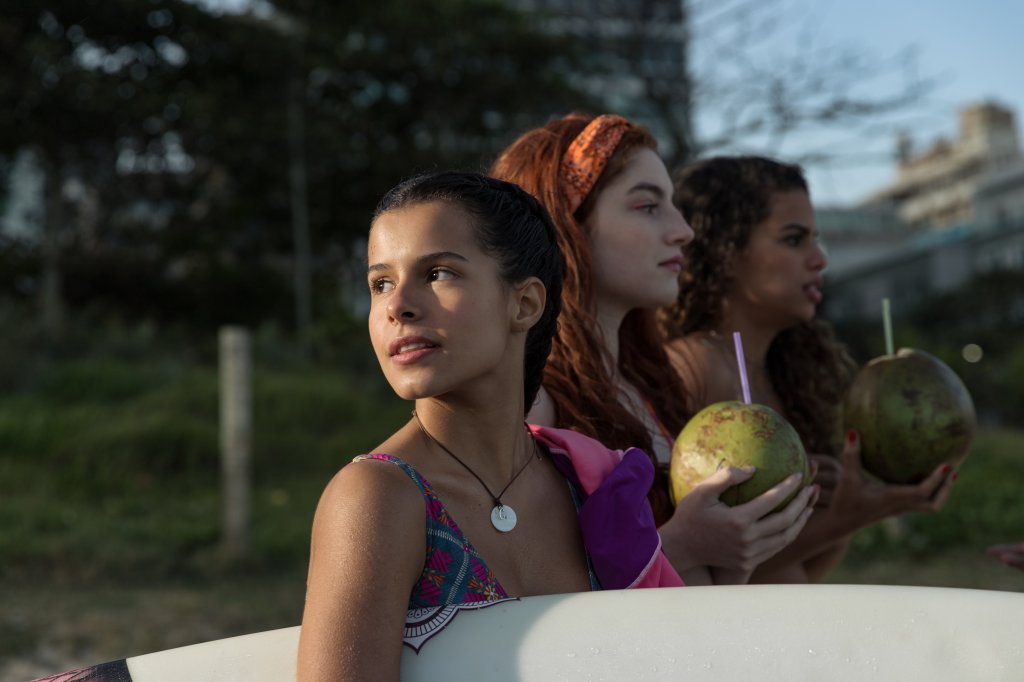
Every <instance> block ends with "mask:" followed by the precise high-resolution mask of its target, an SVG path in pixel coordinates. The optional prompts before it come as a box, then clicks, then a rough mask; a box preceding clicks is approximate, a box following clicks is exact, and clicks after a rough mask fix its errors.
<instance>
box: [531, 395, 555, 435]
mask: <svg viewBox="0 0 1024 682" xmlns="http://www.w3.org/2000/svg"><path fill="white" fill-rule="evenodd" d="M526 421H527V422H529V423H530V424H536V425H537V426H557V424H556V423H555V421H556V414H555V402H554V401H553V400H552V399H551V395H550V394H549V393H548V392H547V391H545V390H544V387H543V386H541V387H540V390H539V391H537V397H536V398H535V399H534V401H533V406H532V407H530V413H529V414H527V415H526Z"/></svg>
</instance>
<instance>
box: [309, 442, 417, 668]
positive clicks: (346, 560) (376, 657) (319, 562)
mask: <svg viewBox="0 0 1024 682" xmlns="http://www.w3.org/2000/svg"><path fill="white" fill-rule="evenodd" d="M425 514H426V509H425V506H424V503H423V496H422V495H421V493H420V491H419V489H418V488H417V486H416V484H415V483H414V482H413V481H412V480H411V479H410V478H409V476H408V475H407V474H406V473H405V472H404V471H403V470H402V469H401V468H400V467H398V466H396V465H395V464H393V463H391V462H381V461H377V460H362V461H358V462H352V463H349V464H347V465H346V466H345V467H343V468H342V469H341V471H339V472H338V473H337V474H336V475H335V476H334V478H333V479H331V481H330V483H328V484H327V487H326V488H325V489H324V492H323V495H321V497H320V502H319V504H318V505H317V510H316V515H315V517H314V520H313V538H312V543H311V550H310V560H309V574H308V577H307V582H306V604H305V609H304V611H303V616H302V634H301V637H300V640H299V657H298V673H299V675H298V676H299V679H300V680H306V679H317V680H321V679H398V661H399V655H400V650H401V632H402V629H401V628H402V623H403V622H404V619H405V613H406V610H407V608H408V600H409V594H410V593H411V591H412V588H413V585H414V584H415V582H416V580H417V579H418V577H419V575H420V573H421V572H422V569H423V560H424V555H425V547H426V540H425V534H424V519H425Z"/></svg>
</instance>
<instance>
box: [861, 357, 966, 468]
mask: <svg viewBox="0 0 1024 682" xmlns="http://www.w3.org/2000/svg"><path fill="white" fill-rule="evenodd" d="M843 416H844V421H845V423H846V427H847V428H852V429H856V430H857V432H858V433H859V434H860V453H861V460H862V461H863V463H864V468H865V469H866V470H867V471H869V472H871V473H872V474H874V475H875V476H877V477H878V478H880V479H882V480H883V481H886V482H888V483H903V484H906V483H918V482H920V481H921V480H922V479H924V478H925V477H926V476H928V474H930V473H931V472H932V471H934V470H935V467H937V466H939V465H940V464H943V463H946V464H949V465H950V466H953V467H958V466H959V465H960V463H961V462H963V460H964V458H965V457H966V456H967V452H968V450H969V449H970V446H971V441H972V440H974V432H975V430H976V429H977V420H976V418H975V414H974V401H972V400H971V394H970V392H968V390H967V387H966V386H964V383H963V381H961V380H960V377H958V376H957V375H956V373H955V372H954V371H953V370H952V369H950V368H949V366H947V365H946V364H945V363H944V362H942V361H941V360H939V359H938V358H936V357H935V356H934V355H931V354H929V353H926V352H924V351H921V350H916V349H911V348H901V349H899V351H897V352H896V354H895V355H883V356H881V357H877V358H875V359H874V360H872V361H871V362H869V363H868V364H867V365H865V366H864V367H863V368H862V369H861V370H860V372H858V373H857V376H856V377H855V378H854V381H853V384H852V385H851V386H850V390H849V393H848V395H847V398H846V403H845V406H844V409H843Z"/></svg>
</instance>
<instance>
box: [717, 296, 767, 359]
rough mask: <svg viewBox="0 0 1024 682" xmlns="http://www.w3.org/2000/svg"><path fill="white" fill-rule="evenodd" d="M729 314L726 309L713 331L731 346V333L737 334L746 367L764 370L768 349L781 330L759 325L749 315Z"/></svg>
mask: <svg viewBox="0 0 1024 682" xmlns="http://www.w3.org/2000/svg"><path fill="white" fill-rule="evenodd" d="M730 312H731V311H730V310H729V308H728V307H726V311H725V314H724V315H723V316H722V322H721V323H720V324H718V325H717V326H716V327H715V329H714V331H715V333H716V334H718V336H719V337H721V338H722V339H723V340H725V341H727V342H728V343H729V344H730V345H731V344H732V343H733V339H732V335H733V332H739V333H740V339H741V341H742V342H743V356H744V358H745V359H746V364H747V367H756V368H759V369H764V368H765V366H766V362H767V358H768V348H769V346H771V344H772V341H774V340H775V337H776V336H778V334H779V332H780V331H782V330H781V329H778V328H776V327H774V326H770V325H765V324H761V323H759V322H757V320H755V319H753V318H752V317H751V316H749V315H740V314H735V313H734V312H733V314H730Z"/></svg>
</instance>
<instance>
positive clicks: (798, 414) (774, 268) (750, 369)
mask: <svg viewBox="0 0 1024 682" xmlns="http://www.w3.org/2000/svg"><path fill="white" fill-rule="evenodd" d="M675 203H676V206H677V207H678V208H679V209H680V210H681V211H682V214H683V215H684V216H685V218H686V219H687V220H688V221H689V223H690V225H691V226H692V228H693V231H694V234H695V236H694V238H693V241H692V242H690V244H688V245H687V248H686V251H687V259H686V267H685V268H684V269H683V272H682V275H681V277H680V289H679V296H678V298H677V300H676V301H675V302H674V304H673V305H671V306H668V307H666V308H665V309H664V310H663V311H662V312H661V314H660V320H661V327H662V331H663V334H664V338H665V339H666V341H667V344H666V349H667V351H668V355H669V358H670V359H671V361H672V364H673V366H674V367H675V368H676V370H677V371H678V372H679V374H680V376H681V377H682V379H683V381H684V382H685V383H686V386H687V388H688V389H689V390H688V400H689V402H688V408H689V409H690V410H691V411H696V410H699V409H701V408H703V407H705V406H707V405H710V404H713V403H716V402H719V401H722V400H736V399H739V398H740V397H741V395H742V393H741V385H740V374H739V368H738V365H737V362H736V355H735V352H734V350H733V344H732V332H734V331H738V332H740V334H741V338H742V340H743V348H744V355H745V359H746V370H747V377H748V380H749V384H750V391H751V397H752V399H753V400H754V402H758V403H763V404H766V405H768V406H770V407H773V408H774V409H775V410H776V411H778V412H779V413H780V414H782V415H783V416H785V417H786V418H787V419H788V420H789V421H790V423H792V424H793V426H794V427H795V428H796V430H797V432H798V433H799V434H800V437H801V438H802V440H803V442H804V446H805V448H806V449H807V451H808V452H809V453H812V457H813V459H814V460H815V461H816V463H817V464H818V467H819V476H818V480H819V482H821V483H822V484H823V487H824V490H823V494H822V496H821V499H820V500H819V506H820V509H819V511H818V512H817V513H816V514H815V515H814V517H813V518H812V519H811V520H810V521H809V522H808V524H807V526H806V527H805V528H804V530H803V532H802V533H801V534H800V536H799V537H798V538H797V540H796V541H795V542H794V543H793V544H792V545H790V546H789V547H787V548H786V549H785V550H783V551H782V552H780V553H779V554H777V555H776V556H774V557H773V558H772V559H770V560H769V561H768V562H766V563H765V564H764V565H762V566H761V567H759V569H758V570H757V571H756V572H755V574H754V576H753V580H755V581H761V582H807V581H817V580H821V579H822V578H824V576H825V575H827V573H828V572H829V571H830V570H832V568H834V567H835V565H836V564H837V563H838V562H839V561H840V560H841V559H842V557H843V555H844V554H845V552H846V549H847V547H848V544H849V540H850V538H851V537H852V534H853V533H854V532H855V531H856V530H858V529H860V528H863V527H865V526H867V525H870V524H872V523H875V522H877V521H880V520H882V519H884V518H886V517H887V516H891V515H893V514H899V513H902V512H905V511H937V510H939V509H941V508H942V506H943V504H944V503H945V501H946V499H947V498H948V497H949V494H950V492H951V486H952V482H953V479H954V478H955V474H954V473H953V472H952V471H951V469H950V467H948V466H946V465H943V466H940V467H938V468H937V469H936V470H935V471H934V472H933V473H932V474H931V475H930V476H929V477H928V478H927V479H926V480H925V481H923V482H922V483H920V484H919V485H916V486H895V485H882V484H880V483H877V482H869V481H868V479H866V478H865V477H864V476H863V473H862V470H861V467H860V459H859V449H858V448H859V445H858V441H857V434H856V433H855V432H852V431H851V432H849V433H847V434H846V437H845V442H844V437H843V434H842V424H841V414H840V411H841V405H842V402H843V398H844V396H845V394H846V390H847V388H848V386H849V384H850V382H851V381H852V379H853V375H854V372H855V370H856V366H855V364H854V363H853V361H852V360H851V358H850V357H849V355H848V354H847V353H846V350H845V348H844V346H843V345H842V344H841V343H840V342H839V341H838V339H837V338H836V336H835V334H834V333H833V331H832V328H831V326H830V325H829V324H828V323H826V322H824V321H821V320H817V319H815V312H816V309H817V306H818V304H819V303H821V300H822V291H821V290H822V273H823V271H824V269H825V266H826V265H827V263H828V259H827V257H826V255H825V253H824V251H823V249H822V247H821V245H820V244H819V241H818V230H817V227H816V225H815V219H814V210H813V208H812V206H811V201H810V196H809V193H808V189H807V182H806V181H805V179H804V176H803V172H802V171H801V169H800V168H799V167H798V166H795V165H791V164H786V163H780V162H778V161H774V160H772V159H767V158H763V157H756V156H739V157H715V158H710V159H705V160H701V161H697V162H695V163H693V164H692V165H690V166H687V167H686V168H684V169H682V170H681V171H680V172H679V173H678V175H677V178H676V181H675Z"/></svg>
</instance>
